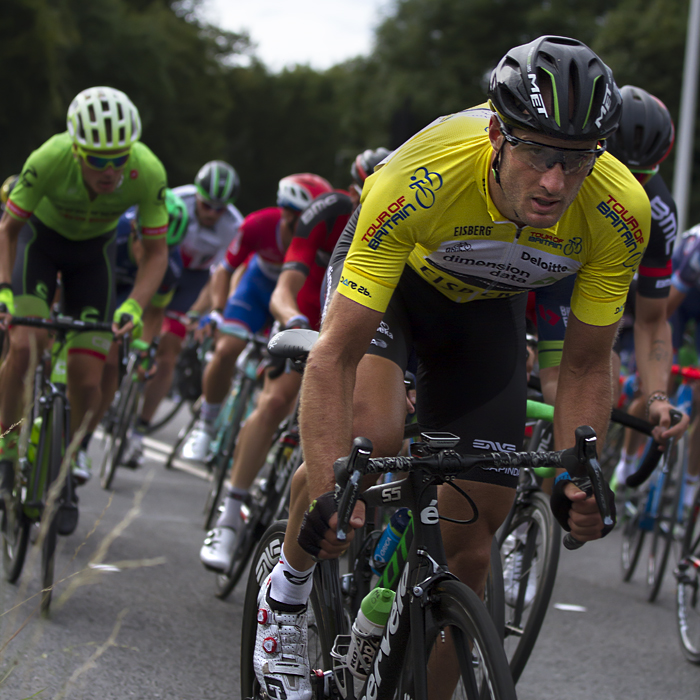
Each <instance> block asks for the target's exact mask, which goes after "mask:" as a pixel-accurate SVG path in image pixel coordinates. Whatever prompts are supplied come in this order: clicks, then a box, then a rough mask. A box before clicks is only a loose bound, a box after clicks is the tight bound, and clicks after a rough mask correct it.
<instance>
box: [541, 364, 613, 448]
mask: <svg viewBox="0 0 700 700" xmlns="http://www.w3.org/2000/svg"><path fill="white" fill-rule="evenodd" d="M611 408H612V387H611V381H610V362H609V360H608V364H607V366H606V367H598V368H595V369H591V370H588V371H585V372H581V371H578V372H576V371H572V370H571V368H565V367H564V366H563V365H562V367H561V369H560V373H559V385H558V387H557V399H556V404H555V408H554V444H555V448H556V449H557V450H561V449H564V448H566V447H572V446H573V445H574V444H575V442H576V440H575V432H576V428H578V427H579V426H580V425H590V426H591V427H592V428H593V429H594V430H595V431H596V435H597V436H598V442H599V447H598V450H599V451H600V444H602V441H603V440H604V439H605V435H606V433H607V429H608V421H609V420H610V410H611Z"/></svg>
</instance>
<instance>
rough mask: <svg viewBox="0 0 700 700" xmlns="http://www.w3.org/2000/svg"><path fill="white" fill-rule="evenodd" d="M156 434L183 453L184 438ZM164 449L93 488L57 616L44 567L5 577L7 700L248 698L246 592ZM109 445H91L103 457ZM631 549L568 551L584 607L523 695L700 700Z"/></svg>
mask: <svg viewBox="0 0 700 700" xmlns="http://www.w3.org/2000/svg"><path fill="white" fill-rule="evenodd" d="M156 437H157V438H158V439H159V440H160V441H162V442H163V443H166V444H172V442H173V441H174V431H173V430H172V429H170V430H167V431H164V432H163V433H161V434H160V435H159V436H156ZM155 447H158V446H157V445H153V444H151V449H149V451H148V453H147V454H148V457H149V459H148V460H147V463H146V465H145V466H144V467H143V468H141V469H140V470H138V471H135V472H133V471H130V470H127V469H120V470H119V471H118V473H117V475H116V478H115V480H114V485H113V495H111V494H109V493H107V492H105V491H103V490H102V489H101V488H100V486H99V483H98V482H97V479H96V478H94V479H93V480H92V481H91V482H90V483H89V484H88V485H86V486H85V487H83V488H82V489H81V491H80V523H79V526H78V528H77V531H76V532H75V533H74V534H73V535H72V536H70V537H68V538H63V539H61V540H60V551H59V554H58V563H57V572H59V573H57V576H56V579H57V580H59V581H60V583H59V585H58V587H57V591H56V593H55V596H54V602H53V603H52V609H51V615H50V618H49V619H42V618H41V617H40V616H39V614H38V610H37V604H38V596H37V594H38V592H39V573H38V562H37V561H34V562H32V560H31V559H30V560H29V561H28V563H27V565H26V566H25V570H24V572H23V574H22V577H21V579H20V581H19V583H18V584H17V585H10V584H7V583H6V582H4V580H1V579H0V581H1V582H0V604H1V605H2V611H3V612H2V616H0V698H2V700H24V699H25V698H28V697H30V696H33V697H37V698H40V699H41V700H44V699H45V698H71V699H73V698H75V699H76V700H77V699H80V700H94V699H96V698H100V699H104V700H111V699H115V700H116V699H123V698H138V699H143V700H146V699H151V698H168V699H169V700H205V699H206V700H231V699H235V698H238V697H239V690H238V688H239V662H238V657H239V649H238V637H239V632H240V617H241V613H242V605H243V593H244V591H243V588H242V587H243V585H244V584H243V583H241V587H240V588H239V589H237V590H236V591H234V592H233V594H232V595H231V597H230V598H229V600H227V601H225V602H222V601H220V600H218V599H217V598H215V597H214V595H213V592H214V584H215V582H214V579H213V576H212V574H210V573H207V572H206V571H205V570H204V568H203V567H202V566H201V564H200V563H199V559H198V551H199V548H200V546H201V544H202V539H203V534H204V533H203V530H202V515H201V509H202V506H203V504H204V500H205V497H206V492H207V488H208V482H207V481H206V480H205V479H204V478H202V475H201V474H200V475H197V474H195V473H188V472H185V471H181V470H178V469H174V470H170V471H166V470H165V469H164V468H163V465H162V457H160V454H162V452H161V451H160V450H159V449H153V448H155ZM99 448H100V441H99V440H98V439H95V440H93V444H92V448H91V449H92V450H93V454H94V455H97V454H98V453H99ZM162 449H166V447H163V448H162ZM157 459H160V460H161V461H156V460H157ZM125 518H126V520H125ZM120 524H121V525H120ZM124 525H126V527H123V526H124ZM120 527H123V531H119V529H120ZM117 535H118V536H117ZM112 538H114V539H113V541H112ZM619 549H620V540H619V536H618V534H617V533H615V532H613V533H612V534H611V535H610V536H609V537H608V538H607V539H606V540H605V541H603V542H600V543H595V544H592V545H587V546H586V547H584V548H582V549H581V550H579V551H577V552H573V553H569V552H564V551H563V552H562V561H561V563H560V569H559V576H558V581H557V586H556V589H555V592H554V596H553V600H552V606H553V605H554V604H555V603H574V604H578V605H581V606H584V607H585V609H586V610H585V612H565V611H562V610H558V609H556V608H554V607H551V608H550V611H549V613H548V616H547V619H546V621H545V624H544V627H543V630H542V633H541V635H540V639H539V641H538V644H537V646H536V648H535V650H534V652H533V655H532V657H531V661H530V664H529V665H528V667H527V669H526V671H525V673H524V674H523V677H522V679H521V681H520V683H519V686H518V691H519V698H520V700H535V699H537V700H547V699H549V698H556V699H557V700H561V699H566V700H579V699H581V700H584V699H585V700H590V699H591V698H596V700H608V699H610V700H623V699H627V698H630V699H634V700H646V699H649V700H652V699H653V700H658V699H659V698H664V700H666V699H668V700H671V699H673V700H685V699H686V698H687V699H691V698H693V699H697V698H698V697H700V667H696V666H693V665H691V664H689V663H687V662H686V661H685V660H684V659H683V657H682V655H681V652H680V648H679V644H678V641H677V639H676V630H675V618H674V614H675V608H674V605H675V604H674V597H673V596H674V590H673V586H672V580H671V577H670V576H669V577H668V578H667V581H666V586H665V588H664V590H663V591H662V593H661V595H660V597H659V600H658V602H657V603H655V604H654V605H650V604H648V603H646V602H645V600H644V585H643V581H642V572H641V570H640V571H639V572H638V573H637V575H636V577H635V580H634V581H633V582H632V583H631V584H623V583H621V580H620V574H619V561H618V559H619ZM100 552H103V554H100ZM30 557H32V558H33V556H32V552H31V550H30ZM91 564H92V566H93V568H91ZM95 564H98V565H102V566H105V565H107V568H106V569H105V568H103V569H95V568H94V565H95Z"/></svg>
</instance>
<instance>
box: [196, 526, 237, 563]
mask: <svg viewBox="0 0 700 700" xmlns="http://www.w3.org/2000/svg"><path fill="white" fill-rule="evenodd" d="M235 547H236V531H235V530H232V529H231V528H230V527H215V528H213V529H212V530H209V532H208V533H207V537H206V539H205V540H204V544H203V545H202V548H201V549H200V550H199V558H200V559H201V560H202V564H204V566H205V567H206V568H207V569H211V570H212V571H217V572H219V573H222V572H224V571H228V569H229V567H230V566H231V559H232V558H233V550H234V549H235Z"/></svg>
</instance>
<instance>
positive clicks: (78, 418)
mask: <svg viewBox="0 0 700 700" xmlns="http://www.w3.org/2000/svg"><path fill="white" fill-rule="evenodd" d="M104 364H105V360H104V357H102V356H97V355H90V354H86V353H82V352H79V351H75V352H70V351H69V353H68V398H69V399H70V405H71V415H70V418H71V434H74V433H75V431H76V430H78V428H79V427H80V426H81V424H82V423H83V420H84V419H85V417H86V416H87V414H88V412H89V413H90V414H91V416H90V418H91V420H90V425H86V428H90V427H92V426H94V425H95V420H96V419H97V412H98V411H99V408H100V403H101V398H102V390H101V381H102V370H103V368H104ZM87 432H91V430H88V431H87Z"/></svg>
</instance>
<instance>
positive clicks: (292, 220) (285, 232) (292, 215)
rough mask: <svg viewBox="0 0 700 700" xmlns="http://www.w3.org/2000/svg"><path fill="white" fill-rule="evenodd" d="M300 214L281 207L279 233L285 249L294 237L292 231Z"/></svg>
mask: <svg viewBox="0 0 700 700" xmlns="http://www.w3.org/2000/svg"><path fill="white" fill-rule="evenodd" d="M300 214H301V212H299V211H297V210H296V209H292V208H291V207H282V218H281V220H280V229H281V230H280V233H281V234H282V243H283V245H284V247H285V249H286V248H287V247H288V246H289V244H290V243H291V242H292V238H293V237H294V230H295V229H296V226H297V221H299V215H300Z"/></svg>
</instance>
